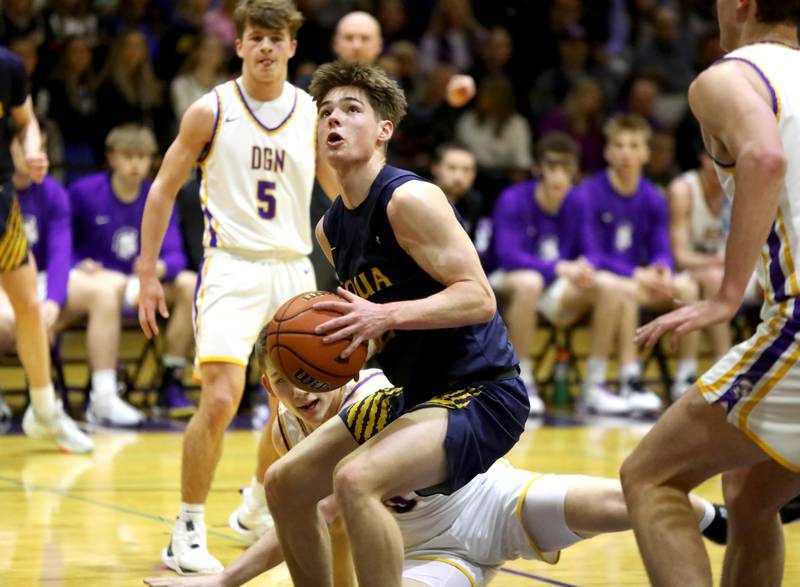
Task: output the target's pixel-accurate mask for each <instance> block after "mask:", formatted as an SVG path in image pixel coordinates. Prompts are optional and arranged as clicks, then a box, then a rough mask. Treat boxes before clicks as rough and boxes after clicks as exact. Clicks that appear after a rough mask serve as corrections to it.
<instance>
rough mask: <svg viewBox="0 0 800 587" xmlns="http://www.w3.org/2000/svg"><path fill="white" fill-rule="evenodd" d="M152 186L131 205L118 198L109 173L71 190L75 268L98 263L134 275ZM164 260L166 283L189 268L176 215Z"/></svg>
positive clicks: (145, 184)
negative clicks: (82, 262)
mask: <svg viewBox="0 0 800 587" xmlns="http://www.w3.org/2000/svg"><path fill="white" fill-rule="evenodd" d="M151 184H152V181H151V180H149V179H147V180H145V181H144V182H143V183H142V188H141V191H140V193H139V197H138V198H137V199H136V200H135V201H133V202H131V203H130V204H126V203H124V202H121V201H120V200H119V199H118V198H117V197H116V196H115V195H114V191H113V190H112V188H111V174H110V173H107V172H103V173H95V174H93V175H89V176H86V177H84V178H82V179H79V180H78V181H76V182H75V183H73V184H72V185H71V186H70V188H69V194H70V199H71V203H72V226H73V230H74V234H75V253H74V257H73V258H74V264H77V263H79V262H80V261H82V260H83V259H94V260H95V261H98V262H100V263H102V264H103V267H105V268H106V269H111V270H113V271H119V272H120V273H124V274H126V275H130V274H132V273H133V262H134V261H135V260H136V258H137V257H138V256H139V252H140V251H141V243H140V242H139V241H140V235H139V229H140V227H141V224H142V216H143V214H144V205H145V201H146V199H147V192H148V191H149V190H150V185H151ZM161 260H163V261H164V263H165V264H166V266H167V272H166V274H165V276H164V279H165V281H171V280H173V279H174V278H175V276H176V275H177V274H178V273H179V272H180V271H181V270H183V269H185V268H186V265H187V261H186V253H185V252H184V250H183V243H182V241H181V233H180V228H179V227H178V219H177V214H176V213H175V212H173V214H172V218H170V221H169V226H168V227H167V233H166V235H165V236H164V246H163V247H162V248H161Z"/></svg>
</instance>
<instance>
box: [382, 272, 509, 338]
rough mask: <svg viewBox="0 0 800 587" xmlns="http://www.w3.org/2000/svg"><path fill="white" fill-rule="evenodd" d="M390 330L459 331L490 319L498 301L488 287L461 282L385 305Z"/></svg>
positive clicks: (469, 281)
mask: <svg viewBox="0 0 800 587" xmlns="http://www.w3.org/2000/svg"><path fill="white" fill-rule="evenodd" d="M387 306H388V307H387V311H388V312H389V323H390V329H398V330H422V329H429V328H458V327H459V326H467V325H470V324H481V323H484V322H488V321H489V320H491V319H492V317H493V316H494V314H495V312H496V311H497V302H496V301H495V298H494V294H493V293H492V290H491V288H490V287H489V285H488V284H486V285H485V286H484V285H482V284H481V283H479V282H477V281H472V280H464V281H458V282H456V283H453V284H451V285H449V286H448V287H446V288H445V289H443V290H442V291H440V292H438V293H435V294H433V295H431V296H428V297H427V298H422V299H419V300H408V301H402V302H391V303H389V304H387Z"/></svg>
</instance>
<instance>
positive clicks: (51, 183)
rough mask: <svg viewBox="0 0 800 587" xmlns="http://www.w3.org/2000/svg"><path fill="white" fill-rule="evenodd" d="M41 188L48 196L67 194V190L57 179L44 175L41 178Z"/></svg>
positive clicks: (60, 196)
mask: <svg viewBox="0 0 800 587" xmlns="http://www.w3.org/2000/svg"><path fill="white" fill-rule="evenodd" d="M42 189H43V190H44V192H45V193H46V194H47V195H48V197H50V198H63V197H66V195H67V190H66V189H65V188H64V186H63V185H62V184H61V182H60V181H58V180H57V179H55V178H53V177H51V176H49V175H45V177H44V179H43V180H42Z"/></svg>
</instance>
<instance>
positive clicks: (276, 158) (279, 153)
mask: <svg viewBox="0 0 800 587" xmlns="http://www.w3.org/2000/svg"><path fill="white" fill-rule="evenodd" d="M285 161H286V151H285V150H284V149H272V148H271V147H257V146H255V145H254V146H253V149H252V151H251V152H250V168H251V169H263V170H264V171H283V166H284V163H285Z"/></svg>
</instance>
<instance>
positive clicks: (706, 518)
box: [697, 497, 714, 532]
mask: <svg viewBox="0 0 800 587" xmlns="http://www.w3.org/2000/svg"><path fill="white" fill-rule="evenodd" d="M697 499H699V500H700V501H701V502H703V510H704V512H703V518H702V519H701V520H700V521H699V522H698V524H697V525H698V526H699V527H700V531H701V532H702V531H703V530H705V529H706V528H708V526H709V524H711V522H712V521H713V520H714V506H713V505H711V502H710V501H708V500H706V499H703V498H702V497H698V498H697Z"/></svg>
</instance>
